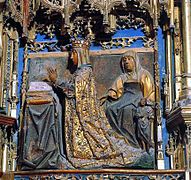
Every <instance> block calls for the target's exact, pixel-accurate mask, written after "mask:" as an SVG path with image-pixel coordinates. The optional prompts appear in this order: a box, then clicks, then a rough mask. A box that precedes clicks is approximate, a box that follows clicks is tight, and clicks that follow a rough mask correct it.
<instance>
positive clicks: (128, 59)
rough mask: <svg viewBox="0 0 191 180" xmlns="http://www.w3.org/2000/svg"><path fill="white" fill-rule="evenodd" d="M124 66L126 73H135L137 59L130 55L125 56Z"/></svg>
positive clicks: (123, 59)
mask: <svg viewBox="0 0 191 180" xmlns="http://www.w3.org/2000/svg"><path fill="white" fill-rule="evenodd" d="M121 61H122V66H123V67H124V71H125V72H133V71H135V59H134V57H132V56H130V55H126V56H123V57H122V59H121Z"/></svg>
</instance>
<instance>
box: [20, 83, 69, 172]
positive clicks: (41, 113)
mask: <svg viewBox="0 0 191 180" xmlns="http://www.w3.org/2000/svg"><path fill="white" fill-rule="evenodd" d="M37 84H38V83H37ZM40 84H42V82H41V83H40ZM45 86H46V87H48V85H43V87H45ZM48 89H49V90H48V91H41V92H39V91H36V92H35V91H31V92H30V90H29V92H28V94H27V99H26V105H25V112H24V119H23V128H22V133H21V143H20V145H21V152H20V154H21V155H20V159H19V164H20V165H21V169H22V170H27V169H60V168H66V169H67V168H71V167H72V166H71V165H70V163H69V162H68V161H67V160H66V158H65V155H64V152H63V149H64V148H63V147H64V144H63V138H62V129H63V124H62V114H61V112H62V110H61V105H60V103H59V100H58V97H57V95H56V94H55V93H54V92H53V91H52V88H51V87H50V86H49V87H48Z"/></svg>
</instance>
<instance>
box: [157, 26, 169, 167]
mask: <svg viewBox="0 0 191 180" xmlns="http://www.w3.org/2000/svg"><path fill="white" fill-rule="evenodd" d="M164 52H165V41H164V37H163V34H162V29H161V28H159V30H158V61H159V73H160V83H161V85H160V87H162V82H163V79H164V77H165V68H166V67H165V66H166V65H165V53H164ZM161 90H162V89H161ZM163 104H164V102H163V100H161V108H162V112H163V111H164V109H163ZM162 136H163V137H162V138H163V152H164V161H165V169H169V168H170V165H169V157H168V156H166V153H165V146H166V145H167V143H168V138H169V134H168V132H167V129H166V119H165V118H162Z"/></svg>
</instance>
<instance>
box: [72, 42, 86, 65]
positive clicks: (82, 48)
mask: <svg viewBox="0 0 191 180" xmlns="http://www.w3.org/2000/svg"><path fill="white" fill-rule="evenodd" d="M89 45H90V44H89V41H86V40H75V41H73V42H72V52H71V59H72V61H73V64H74V65H75V66H77V67H80V66H81V65H82V64H89V63H90V61H89Z"/></svg>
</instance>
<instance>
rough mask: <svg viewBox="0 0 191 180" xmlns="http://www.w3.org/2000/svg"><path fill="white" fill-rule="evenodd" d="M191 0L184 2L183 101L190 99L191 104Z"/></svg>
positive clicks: (184, 0)
mask: <svg viewBox="0 0 191 180" xmlns="http://www.w3.org/2000/svg"><path fill="white" fill-rule="evenodd" d="M190 4H191V3H190V0H182V34H183V55H184V56H183V59H184V69H183V74H182V79H183V83H182V94H181V99H190V103H191V31H190V28H191V17H190V16H191V8H190Z"/></svg>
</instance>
